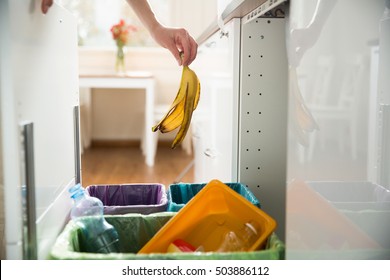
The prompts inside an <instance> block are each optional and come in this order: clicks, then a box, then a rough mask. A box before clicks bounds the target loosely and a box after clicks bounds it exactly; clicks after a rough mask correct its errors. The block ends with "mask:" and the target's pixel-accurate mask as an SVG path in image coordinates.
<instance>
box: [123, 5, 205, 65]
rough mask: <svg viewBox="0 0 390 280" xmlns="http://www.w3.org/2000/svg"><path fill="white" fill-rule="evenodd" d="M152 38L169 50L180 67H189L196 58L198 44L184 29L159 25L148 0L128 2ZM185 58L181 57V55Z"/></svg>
mask: <svg viewBox="0 0 390 280" xmlns="http://www.w3.org/2000/svg"><path fill="white" fill-rule="evenodd" d="M127 2H128V3H129V5H130V6H131V8H132V9H133V10H134V12H135V13H136V14H137V16H138V18H139V19H140V21H141V22H142V24H143V25H144V26H145V27H146V29H147V30H148V31H149V33H150V35H151V36H152V38H153V39H154V40H155V41H156V42H157V43H158V44H159V45H160V46H162V47H163V48H166V49H168V50H169V51H170V52H171V53H172V55H173V56H174V57H175V59H176V60H177V62H178V64H179V65H189V64H191V62H192V61H194V59H195V58H196V55H197V50H198V44H197V43H196V42H195V40H194V39H193V38H192V37H191V35H189V34H188V32H187V30H185V29H183V28H169V27H165V26H163V25H162V24H160V23H159V21H158V20H157V19H156V16H155V15H154V13H153V11H152V9H151V7H150V5H149V3H148V1H147V0H127ZM181 52H182V53H183V57H182V58H181V57H180V53H181Z"/></svg>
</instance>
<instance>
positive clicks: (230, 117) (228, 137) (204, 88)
mask: <svg viewBox="0 0 390 280" xmlns="http://www.w3.org/2000/svg"><path fill="white" fill-rule="evenodd" d="M239 38H240V20H239V19H233V20H232V21H231V22H229V23H228V24H227V25H226V29H225V30H224V32H221V31H218V32H216V33H215V34H214V35H212V36H211V37H210V38H209V39H208V40H206V41H205V42H204V43H203V44H202V45H201V46H200V48H199V55H198V58H197V60H196V61H195V62H194V65H193V68H194V70H195V71H196V73H197V74H198V75H199V79H200V82H201V99H200V102H199V107H198V108H197V110H196V111H195V113H194V118H193V123H192V131H193V139H194V150H195V181H196V182H208V181H209V180H211V179H219V180H221V181H224V182H232V181H235V180H236V176H237V174H236V171H235V170H236V167H235V166H236V162H237V160H236V158H237V144H236V139H237V122H238V119H237V110H238V106H237V102H238V101H237V98H238V74H239V73H238V59H239Z"/></svg>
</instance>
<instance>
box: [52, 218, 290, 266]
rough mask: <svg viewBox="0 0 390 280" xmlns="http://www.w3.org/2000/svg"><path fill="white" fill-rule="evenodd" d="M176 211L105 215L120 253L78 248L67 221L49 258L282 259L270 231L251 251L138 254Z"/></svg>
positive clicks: (282, 248) (75, 230) (281, 249)
mask: <svg viewBox="0 0 390 280" xmlns="http://www.w3.org/2000/svg"><path fill="white" fill-rule="evenodd" d="M175 215H176V212H161V213H154V214H149V215H143V214H136V213H130V214H125V215H105V216H104V217H105V219H106V220H107V222H109V223H110V224H112V225H113V226H114V227H115V229H116V230H117V232H118V234H119V239H120V249H121V252H120V253H110V254H95V253H83V252H79V251H80V247H81V246H80V245H81V244H80V242H81V239H79V238H78V234H79V231H80V229H79V228H78V227H77V225H76V224H75V223H74V222H73V221H69V222H68V224H67V225H66V226H65V228H64V230H63V231H62V232H61V234H60V235H59V236H58V238H57V240H56V242H55V244H54V246H53V247H52V249H51V252H50V255H49V259H56V260H65V259H68V260H82V259H84V260H110V259H111V260H137V259H138V260H142V259H143V260H150V259H160V260H165V259H183V260H184V259H194V260H196V259H201V260H202V259H211V260H212V259H237V260H239V259H247V260H251V259H258V260H278V259H284V254H285V245H284V243H283V242H282V241H281V240H280V239H279V238H278V237H277V235H276V234H274V233H273V234H272V235H271V236H270V237H269V238H268V240H267V244H266V246H265V248H264V249H262V250H258V251H252V252H226V253H216V252H207V253H202V252H196V253H156V254H137V253H138V251H139V250H140V249H141V248H142V247H143V246H144V245H145V244H146V243H147V242H148V241H149V240H150V239H151V238H152V237H153V236H154V235H155V234H156V233H157V232H158V231H160V229H161V228H162V227H163V226H164V225H165V224H166V223H167V222H168V221H169V220H170V219H171V218H172V217H174V216H175Z"/></svg>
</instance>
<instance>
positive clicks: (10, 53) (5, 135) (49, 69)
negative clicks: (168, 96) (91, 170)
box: [0, 0, 80, 259]
mask: <svg viewBox="0 0 390 280" xmlns="http://www.w3.org/2000/svg"><path fill="white" fill-rule="evenodd" d="M40 3H41V1H23V0H17V1H14V0H13V1H1V9H0V11H1V24H0V26H1V27H0V29H1V59H0V74H1V75H0V77H1V78H0V79H1V80H0V86H1V88H0V98H1V108H0V113H1V118H0V119H1V125H0V128H1V138H2V141H1V142H2V156H3V157H2V162H3V167H2V170H1V173H2V174H3V182H2V183H3V185H4V209H5V215H6V216H5V240H6V241H5V244H6V257H7V259H22V258H25V259H26V258H32V259H36V258H38V259H44V258H46V257H47V253H48V251H49V250H50V248H51V246H52V244H53V243H54V241H55V239H56V237H57V236H58V234H59V232H60V231H61V230H62V228H63V225H64V223H65V221H66V219H67V215H68V213H69V209H70V206H71V201H70V199H69V195H68V192H67V189H68V187H69V186H71V185H74V184H75V181H76V180H79V178H76V174H78V175H77V177H78V176H79V173H78V171H77V172H76V170H79V168H80V166H79V161H77V159H78V156H77V150H78V149H77V147H78V140H77V139H76V138H75V137H76V136H77V129H75V127H77V125H76V126H75V124H77V123H78V121H77V116H78V114H77V105H78V59H77V24H76V19H75V18H74V17H73V16H72V15H71V14H70V13H69V12H68V11H66V10H64V9H63V8H61V7H60V6H58V5H56V4H54V5H53V7H52V8H51V9H50V10H49V12H48V14H47V15H43V14H42V12H41V10H40ZM25 131H26V132H27V134H28V135H27V134H25V133H24V132H25ZM76 143H77V144H76ZM26 146H27V147H26ZM75 155H76V156H75ZM75 159H76V160H75Z"/></svg>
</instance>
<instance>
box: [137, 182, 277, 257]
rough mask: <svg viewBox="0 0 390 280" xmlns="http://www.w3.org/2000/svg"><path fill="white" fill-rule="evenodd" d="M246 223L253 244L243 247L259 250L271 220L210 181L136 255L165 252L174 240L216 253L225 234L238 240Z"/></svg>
mask: <svg viewBox="0 0 390 280" xmlns="http://www.w3.org/2000/svg"><path fill="white" fill-rule="evenodd" d="M246 224H251V225H252V226H251V227H254V228H255V229H256V230H255V232H256V238H255V241H253V242H252V243H251V244H250V246H249V248H247V250H248V251H255V250H260V249H263V248H264V247H265V245H266V242H267V240H268V237H269V236H270V235H271V234H272V233H273V232H274V230H275V228H276V222H275V220H274V219H273V218H272V217H270V216H269V215H267V214H266V213H265V212H264V211H262V210H261V209H259V208H258V207H256V206H254V205H253V204H252V203H250V202H249V201H248V200H247V199H245V198H244V197H242V196H241V195H239V194H238V193H236V192H235V191H233V190H232V189H231V188H229V187H228V186H227V185H225V184H224V183H222V182H220V181H218V180H212V181H210V182H209V183H208V184H207V185H206V186H205V187H204V188H202V190H201V191H199V193H198V194H197V195H196V196H195V197H194V198H193V199H191V200H190V201H189V202H188V204H186V205H185V206H184V207H183V208H182V209H181V210H180V211H179V212H177V215H175V216H174V217H173V218H172V219H171V220H169V222H167V224H166V225H165V226H164V227H163V228H162V229H161V230H159V231H158V232H157V234H156V235H155V236H154V237H153V238H152V239H151V240H150V241H149V242H148V243H147V244H146V245H145V246H144V247H143V248H142V249H141V250H140V252H139V253H140V254H149V253H165V252H167V250H168V247H169V245H170V244H171V243H173V242H174V241H175V240H178V239H181V240H184V241H185V242H187V243H189V244H191V245H192V246H193V247H194V248H202V250H204V251H205V252H216V251H218V250H220V248H221V244H223V242H224V240H225V239H224V238H225V237H226V236H227V234H230V233H232V232H233V233H234V235H236V236H238V237H239V238H240V237H242V234H243V231H242V229H243V227H244V226H245V225H246Z"/></svg>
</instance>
